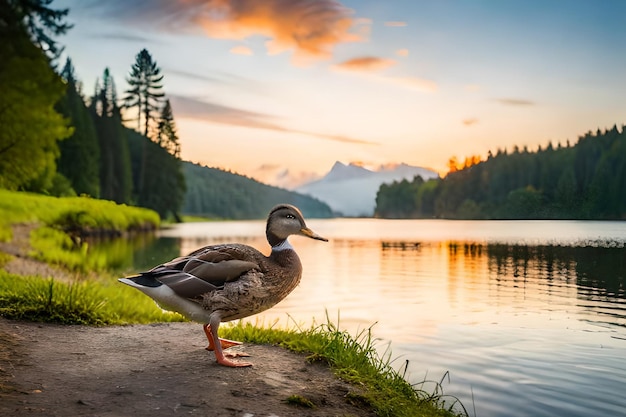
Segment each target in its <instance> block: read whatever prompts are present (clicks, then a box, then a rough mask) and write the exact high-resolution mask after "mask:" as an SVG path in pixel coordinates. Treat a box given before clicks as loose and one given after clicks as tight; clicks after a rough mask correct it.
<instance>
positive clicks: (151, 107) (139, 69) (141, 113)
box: [124, 49, 164, 137]
mask: <svg viewBox="0 0 626 417" xmlns="http://www.w3.org/2000/svg"><path fill="white" fill-rule="evenodd" d="M126 81H127V82H128V84H129V85H130V89H128V90H126V97H125V98H124V102H125V103H124V107H126V108H136V109H137V129H138V131H140V132H141V131H142V122H143V135H144V136H146V137H149V133H150V129H151V127H152V124H153V122H154V117H155V116H154V114H155V112H158V111H159V109H160V108H161V106H160V104H161V101H162V99H163V96H164V94H163V93H162V92H161V89H162V88H163V85H162V84H161V81H163V75H161V69H160V68H159V67H158V65H157V63H156V61H154V60H153V59H152V55H150V53H149V52H148V50H147V49H142V50H141V51H140V52H139V53H138V54H137V56H136V57H135V63H134V64H133V65H132V67H131V70H130V74H129V76H128V78H127V79H126Z"/></svg>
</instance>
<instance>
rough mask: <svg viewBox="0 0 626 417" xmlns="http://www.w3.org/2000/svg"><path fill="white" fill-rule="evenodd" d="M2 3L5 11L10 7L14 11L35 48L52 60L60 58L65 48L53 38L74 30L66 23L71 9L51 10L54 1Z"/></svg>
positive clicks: (7, 1)
mask: <svg viewBox="0 0 626 417" xmlns="http://www.w3.org/2000/svg"><path fill="white" fill-rule="evenodd" d="M1 3H3V4H2V5H1V6H0V7H2V8H3V9H4V8H6V7H8V8H10V9H11V10H12V12H13V14H14V16H15V18H16V20H17V21H19V22H20V23H21V25H22V26H23V27H24V29H25V30H26V31H27V32H28V33H29V35H30V37H31V40H32V42H33V44H34V45H35V46H37V47H38V48H39V49H41V50H42V51H43V52H44V53H45V54H46V55H47V56H48V57H49V58H51V59H56V58H58V57H59V55H60V54H61V52H63V48H62V47H60V46H59V45H58V44H57V42H56V40H54V38H53V36H59V35H63V34H65V32H67V31H68V30H69V29H71V28H72V25H70V24H68V23H67V22H65V21H64V19H65V18H66V17H67V14H68V12H69V9H61V10H54V9H51V8H50V7H48V5H50V3H52V0H3V1H2V2H1Z"/></svg>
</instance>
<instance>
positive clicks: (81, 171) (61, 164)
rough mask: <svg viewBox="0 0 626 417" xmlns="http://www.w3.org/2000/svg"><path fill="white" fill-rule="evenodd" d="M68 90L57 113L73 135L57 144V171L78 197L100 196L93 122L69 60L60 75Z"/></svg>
mask: <svg viewBox="0 0 626 417" xmlns="http://www.w3.org/2000/svg"><path fill="white" fill-rule="evenodd" d="M61 77H62V78H63V79H64V80H65V82H66V85H67V90H66V92H65V97H63V99H62V100H61V101H60V102H59V104H58V106H57V109H58V110H59V112H61V113H62V114H63V115H64V116H66V117H68V118H69V119H70V121H71V125H72V127H73V128H74V133H73V134H72V136H71V137H69V138H68V139H66V140H64V141H62V142H61V143H60V144H59V150H60V152H61V155H60V157H59V160H58V161H57V169H58V171H59V172H60V173H61V174H63V175H64V176H65V177H66V178H67V179H68V180H69V181H70V184H71V185H72V188H73V189H74V190H75V191H76V193H78V194H87V195H90V196H92V197H96V198H97V197H99V196H100V170H99V166H100V146H99V144H98V136H97V134H96V129H95V126H94V122H93V119H92V117H91V115H90V114H89V110H88V109H87V106H85V102H84V100H83V98H82V97H81V95H80V92H79V87H78V84H79V83H78V81H77V80H76V75H75V73H74V67H73V65H72V61H71V59H69V58H68V59H67V60H66V62H65V66H64V67H63V70H62V71H61Z"/></svg>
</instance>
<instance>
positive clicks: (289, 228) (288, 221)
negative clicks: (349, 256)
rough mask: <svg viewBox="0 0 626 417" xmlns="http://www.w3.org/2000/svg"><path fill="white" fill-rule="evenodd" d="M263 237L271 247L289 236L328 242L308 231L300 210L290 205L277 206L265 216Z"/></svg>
mask: <svg viewBox="0 0 626 417" xmlns="http://www.w3.org/2000/svg"><path fill="white" fill-rule="evenodd" d="M265 235H266V236H267V241H268V242H269V244H270V245H272V246H276V245H278V244H280V243H282V242H283V241H284V240H285V239H287V238H288V237H289V236H291V235H300V236H306V237H310V238H311V239H316V240H323V241H324V242H328V239H326V238H324V237H322V236H320V235H318V234H317V233H315V232H314V231H313V230H311V229H309V228H308V227H307V225H306V223H305V222H304V216H302V213H300V210H298V208H297V207H295V206H292V205H290V204H279V205H277V206H275V207H274V208H273V209H272V210H271V211H270V214H269V215H268V216H267V226H266V228H265Z"/></svg>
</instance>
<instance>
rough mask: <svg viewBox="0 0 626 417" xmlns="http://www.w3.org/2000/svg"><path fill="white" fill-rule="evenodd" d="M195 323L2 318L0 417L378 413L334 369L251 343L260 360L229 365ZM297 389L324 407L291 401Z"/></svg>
mask: <svg viewBox="0 0 626 417" xmlns="http://www.w3.org/2000/svg"><path fill="white" fill-rule="evenodd" d="M205 345H206V339H205V338H204V334H203V332H202V328H201V326H200V325H198V324H192V323H171V324H157V325H146V326H125V327H97V328H96V327H85V326H58V325H41V324H36V323H27V322H13V321H8V320H5V319H2V318H0V388H1V389H0V415H1V416H63V417H72V416H101V417H113V416H116V417H117V416H132V417H143V416H146V417H147V416H150V417H155V416H174V415H196V416H220V417H221V416H237V417H257V416H258V417H260V416H263V417H269V416H273V417H292V416H293V417H295V416H344V417H345V416H373V415H374V413H372V412H371V411H369V410H364V409H362V408H358V407H356V406H354V405H352V404H350V402H349V401H348V397H347V396H346V394H347V393H348V392H354V387H352V386H350V385H349V384H347V383H345V382H343V381H340V380H338V379H337V378H336V377H334V376H333V375H332V373H331V372H330V370H329V369H328V367H326V366H324V365H321V364H308V363H307V362H306V361H305V358H304V356H302V355H297V354H294V353H291V352H288V351H286V350H284V349H282V348H278V347H272V346H259V345H245V346H244V347H243V350H244V351H245V352H246V353H249V354H250V355H251V357H250V358H249V359H250V360H251V361H252V362H253V363H254V366H253V367H251V368H238V369H233V368H225V367H222V366H219V365H217V364H216V363H215V359H214V356H213V354H212V353H209V352H207V351H206V350H204V347H205ZM292 395H298V396H301V397H304V398H306V399H308V400H310V401H311V402H313V403H314V404H315V408H305V407H302V406H296V405H290V404H288V403H287V401H286V400H287V398H288V397H290V396H292Z"/></svg>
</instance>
